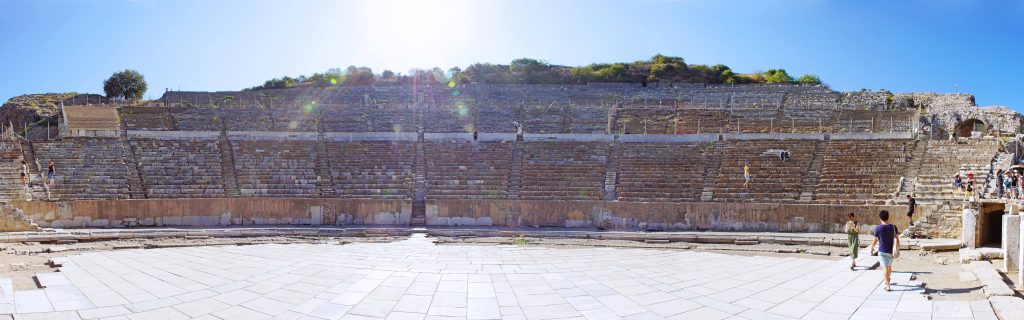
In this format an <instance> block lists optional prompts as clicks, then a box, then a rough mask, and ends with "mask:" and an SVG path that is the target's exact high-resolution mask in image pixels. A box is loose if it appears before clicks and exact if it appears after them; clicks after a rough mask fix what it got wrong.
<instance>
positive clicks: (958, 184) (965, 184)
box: [953, 171, 978, 199]
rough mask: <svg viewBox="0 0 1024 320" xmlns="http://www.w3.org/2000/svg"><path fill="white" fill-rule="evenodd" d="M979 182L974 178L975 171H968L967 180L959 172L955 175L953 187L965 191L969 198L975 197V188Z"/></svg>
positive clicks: (966, 196) (965, 195)
mask: <svg viewBox="0 0 1024 320" xmlns="http://www.w3.org/2000/svg"><path fill="white" fill-rule="evenodd" d="M977 183H978V181H977V180H976V179H975V178H974V171H967V180H966V181H965V180H964V178H963V177H961V176H960V174H959V173H957V174H956V175H955V176H953V187H954V188H957V190H960V191H961V192H963V193H964V197H965V198H967V199H971V198H972V197H974V188H975V186H976V185H977Z"/></svg>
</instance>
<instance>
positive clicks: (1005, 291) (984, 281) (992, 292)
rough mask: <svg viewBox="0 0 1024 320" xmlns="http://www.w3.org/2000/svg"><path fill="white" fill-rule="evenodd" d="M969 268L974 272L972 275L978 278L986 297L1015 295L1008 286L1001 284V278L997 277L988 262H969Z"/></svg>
mask: <svg viewBox="0 0 1024 320" xmlns="http://www.w3.org/2000/svg"><path fill="white" fill-rule="evenodd" d="M970 268H971V271H974V275H975V276H977V277H978V280H979V281H981V285H982V289H983V290H984V291H985V295H986V296H989V297H993V296H1013V295H1014V294H1016V292H1015V291H1013V289H1011V288H1010V286H1009V285H1007V284H1006V283H1005V282H1003V277H1002V276H1001V275H999V271H996V268H995V266H993V265H992V263H990V262H988V261H975V262H971V264H970Z"/></svg>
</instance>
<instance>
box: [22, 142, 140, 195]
mask: <svg viewBox="0 0 1024 320" xmlns="http://www.w3.org/2000/svg"><path fill="white" fill-rule="evenodd" d="M33 148H34V151H35V155H36V157H37V159H38V160H39V163H40V165H41V168H40V169H41V170H45V168H46V166H47V164H48V163H49V161H50V160H52V161H53V162H54V164H55V166H56V168H57V176H56V179H55V180H56V181H55V184H54V185H52V186H50V187H49V189H50V190H49V191H50V199H56V200H68V199H128V198H129V188H128V178H129V173H128V170H127V166H126V165H125V163H124V148H123V145H122V143H121V141H120V139H119V138H73V139H64V140H57V141H48V142H33Z"/></svg>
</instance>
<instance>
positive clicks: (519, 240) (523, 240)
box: [512, 235, 530, 246]
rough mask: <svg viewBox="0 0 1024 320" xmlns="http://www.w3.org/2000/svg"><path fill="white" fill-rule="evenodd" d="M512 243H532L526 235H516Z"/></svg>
mask: <svg viewBox="0 0 1024 320" xmlns="http://www.w3.org/2000/svg"><path fill="white" fill-rule="evenodd" d="M512 243H514V244H516V245H520V246H522V245H527V244H530V241H529V240H526V237H525V236H522V235H516V236H514V237H512Z"/></svg>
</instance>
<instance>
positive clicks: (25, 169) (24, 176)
mask: <svg viewBox="0 0 1024 320" xmlns="http://www.w3.org/2000/svg"><path fill="white" fill-rule="evenodd" d="M21 185H22V186H27V185H28V165H27V164H25V160H21Z"/></svg>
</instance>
